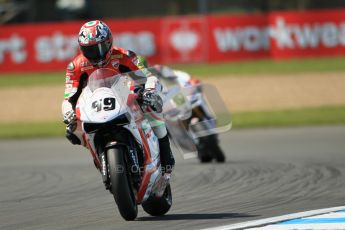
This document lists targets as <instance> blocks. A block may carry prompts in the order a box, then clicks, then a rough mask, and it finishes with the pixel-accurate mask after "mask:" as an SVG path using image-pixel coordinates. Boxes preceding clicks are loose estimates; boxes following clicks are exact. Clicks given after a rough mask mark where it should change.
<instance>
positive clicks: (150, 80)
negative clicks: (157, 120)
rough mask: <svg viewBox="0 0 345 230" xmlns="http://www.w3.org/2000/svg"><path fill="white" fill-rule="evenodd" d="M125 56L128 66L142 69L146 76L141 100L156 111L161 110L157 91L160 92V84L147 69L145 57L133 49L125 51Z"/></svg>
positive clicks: (160, 101)
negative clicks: (127, 59)
mask: <svg viewBox="0 0 345 230" xmlns="http://www.w3.org/2000/svg"><path fill="white" fill-rule="evenodd" d="M127 56H128V58H129V62H128V67H129V68H130V69H131V70H132V71H133V70H139V69H140V70H142V72H143V74H144V75H145V77H146V81H145V83H144V84H143V86H144V93H143V101H144V103H145V104H147V105H149V106H151V108H152V109H153V110H155V111H156V112H161V111H162V107H163V102H162V99H161V98H160V96H159V93H160V92H162V85H161V83H160V82H159V80H158V78H157V76H155V75H154V74H153V73H151V72H150V71H148V70H147V64H146V63H145V59H143V58H141V57H140V56H138V55H136V53H134V52H133V51H127Z"/></svg>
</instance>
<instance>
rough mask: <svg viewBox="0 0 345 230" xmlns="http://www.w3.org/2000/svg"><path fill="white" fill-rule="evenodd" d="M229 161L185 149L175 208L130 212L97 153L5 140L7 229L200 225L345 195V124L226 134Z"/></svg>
mask: <svg viewBox="0 0 345 230" xmlns="http://www.w3.org/2000/svg"><path fill="white" fill-rule="evenodd" d="M221 140H222V147H223V149H224V150H225V152H226V155H227V158H228V161H227V162H226V163H224V164H216V163H212V164H203V165H201V164H200V163H198V161H197V160H196V159H190V160H183V159H182V157H181V156H180V155H179V154H178V153H176V154H175V155H176V160H177V166H176V169H175V174H174V178H173V181H172V188H173V196H174V197H173V200H174V201H173V202H174V203H173V207H172V209H171V211H170V212H169V213H168V215H166V216H164V217H160V218H157V217H150V216H149V215H147V214H146V213H145V212H143V210H142V209H141V208H140V210H139V215H138V218H137V220H135V221H132V222H126V221H124V220H123V219H122V218H121V217H120V215H119V213H118V211H117V208H116V207H115V205H114V201H113V197H112V196H111V195H110V193H109V192H108V191H106V190H105V189H104V188H103V184H102V182H101V177H100V174H99V173H98V172H97V171H96V170H95V168H94V166H93V163H92V162H91V157H90V155H89V153H88V152H87V151H86V150H85V149H83V148H81V147H79V146H72V145H70V144H69V143H68V142H67V141H66V140H64V139H42V140H11V141H0V151H1V154H0V229H1V230H7V229H15V230H18V229H20V230H22V229H34V230H38V229H102V230H103V229H112V230H113V229H160V230H161V229H164V230H166V229H200V228H206V227H213V226H219V225H225V224H231V223H238V222H244V221H250V220H255V219H261V218H268V217H272V216H278V215H284V214H288V213H293V212H300V211H307V210H312V209H319V208H327V207H332V206H342V205H344V202H345V126H338V127H337V126H326V127H311V128H285V129H277V128H276V129H253V130H240V131H230V132H229V133H226V134H223V135H221Z"/></svg>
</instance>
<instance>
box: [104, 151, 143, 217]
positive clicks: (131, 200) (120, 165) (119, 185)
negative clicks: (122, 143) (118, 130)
mask: <svg viewBox="0 0 345 230" xmlns="http://www.w3.org/2000/svg"><path fill="white" fill-rule="evenodd" d="M125 153H126V152H125V151H124V150H123V149H122V148H121V147H115V148H113V149H109V150H108V151H107V159H108V170H109V176H110V181H111V192H112V194H113V196H114V199H115V202H116V204H117V207H118V209H119V212H120V214H121V216H122V217H123V218H124V219H125V220H134V219H135V218H136V217H137V215H138V206H137V204H136V201H135V197H134V192H133V187H132V184H131V183H130V177H129V175H128V170H127V168H126V164H125V160H124V154H125Z"/></svg>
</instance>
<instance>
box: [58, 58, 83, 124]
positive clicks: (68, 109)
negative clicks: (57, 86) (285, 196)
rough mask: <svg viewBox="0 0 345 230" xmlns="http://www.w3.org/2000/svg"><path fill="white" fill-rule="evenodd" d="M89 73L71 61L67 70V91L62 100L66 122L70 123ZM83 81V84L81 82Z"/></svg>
mask: <svg viewBox="0 0 345 230" xmlns="http://www.w3.org/2000/svg"><path fill="white" fill-rule="evenodd" d="M86 79H87V74H86V73H81V71H79V70H78V69H77V68H76V67H75V63H74V61H72V62H70V63H69V64H68V66H67V70H66V80H65V93H64V100H63V102H62V115H63V118H64V122H65V123H70V122H71V121H72V120H73V117H75V116H74V114H75V112H74V111H75V106H76V103H77V100H78V98H79V96H80V93H81V91H82V88H83V85H84V82H86ZM80 83H81V84H80Z"/></svg>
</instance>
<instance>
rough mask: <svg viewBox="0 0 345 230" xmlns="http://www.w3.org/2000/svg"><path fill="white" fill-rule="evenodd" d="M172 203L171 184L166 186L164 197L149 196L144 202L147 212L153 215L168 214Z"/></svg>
mask: <svg viewBox="0 0 345 230" xmlns="http://www.w3.org/2000/svg"><path fill="white" fill-rule="evenodd" d="M171 205H172V194H171V188H170V184H168V185H167V187H166V188H165V191H164V194H163V196H162V197H149V198H148V199H147V200H146V201H145V202H143V203H142V206H143V209H144V211H145V212H147V213H148V214H150V215H151V216H163V215H164V214H166V213H167V212H168V211H169V209H170V207H171Z"/></svg>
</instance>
